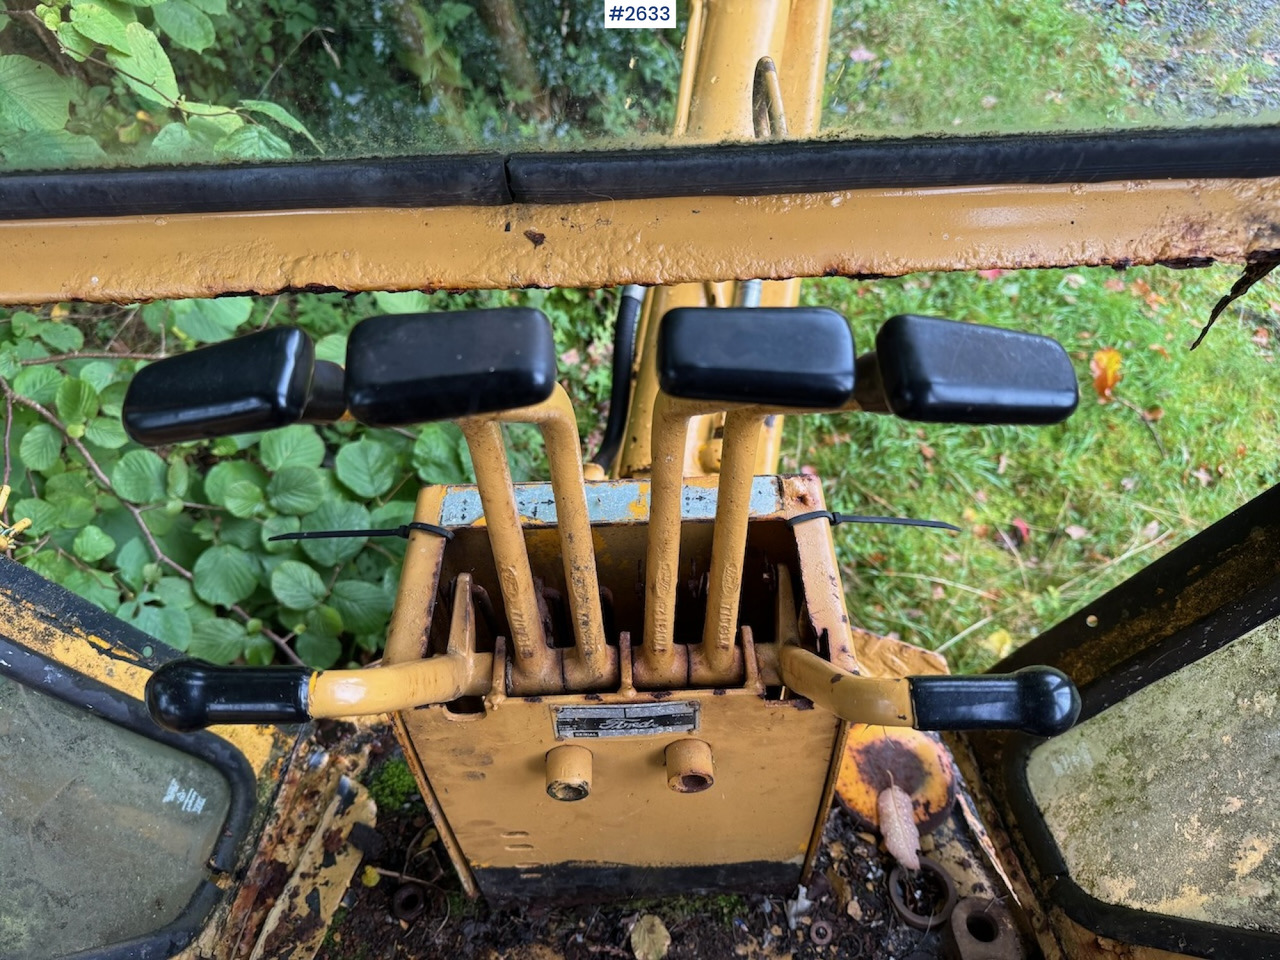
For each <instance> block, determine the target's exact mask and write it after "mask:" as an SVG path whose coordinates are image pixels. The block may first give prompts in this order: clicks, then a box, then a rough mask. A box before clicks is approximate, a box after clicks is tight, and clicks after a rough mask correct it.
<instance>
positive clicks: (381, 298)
mask: <svg viewBox="0 0 1280 960" xmlns="http://www.w3.org/2000/svg"><path fill="white" fill-rule="evenodd" d="M373 302H374V303H376V304H377V305H378V309H379V310H381V311H382V312H383V313H427V312H429V311H430V310H431V297H429V296H428V295H427V294H425V293H421V292H419V291H417V290H408V291H406V292H404V293H375V294H374V295H373Z"/></svg>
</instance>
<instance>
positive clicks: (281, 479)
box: [267, 467, 324, 517]
mask: <svg viewBox="0 0 1280 960" xmlns="http://www.w3.org/2000/svg"><path fill="white" fill-rule="evenodd" d="M267 500H268V502H270V504H271V506H273V507H275V508H276V509H277V510H279V511H280V512H281V513H289V514H293V515H294V516H299V517H300V516H303V515H304V514H308V513H310V512H311V511H312V510H314V509H315V508H316V507H318V506H320V504H321V502H322V501H323V500H324V484H323V482H322V481H321V479H320V471H319V470H317V469H316V468H315V467H284V468H283V469H281V470H280V471H279V472H278V473H277V474H276V475H275V476H274V477H272V478H271V482H270V483H268V484H267Z"/></svg>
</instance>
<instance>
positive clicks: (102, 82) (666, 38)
mask: <svg viewBox="0 0 1280 960" xmlns="http://www.w3.org/2000/svg"><path fill="white" fill-rule="evenodd" d="M761 6H762V8H763V7H764V6H765V5H761ZM780 6H782V7H785V4H780ZM762 12H763V11H762ZM689 16H690V10H689V4H688V3H686V2H681V3H679V4H677V8H676V26H675V27H674V28H668V29H653V28H648V29H631V30H612V29H606V28H605V25H604V19H603V18H604V11H603V9H602V7H601V6H600V5H599V4H591V3H568V2H565V0H527V2H521V3H515V2H513V0H470V2H460V0H443V2H440V0H421V2H410V0H372V2H362V0H338V2H335V3H330V4H312V3H308V2H306V0H263V2H262V3H247V2H244V0H230V2H228V0H161V2H158V3H154V4H147V5H131V4H116V3H111V4H102V3H93V2H91V0H56V2H53V3H49V4H41V5H38V6H36V7H35V8H34V9H28V10H21V11H18V10H15V11H13V12H11V13H8V14H3V15H0V157H2V160H0V169H8V170H18V169H60V168H68V167H107V166H138V165H154V164H160V165H180V164H193V163H237V162H245V161H283V160H290V159H304V158H306V159H311V158H319V157H328V158H353V157H373V156H398V155H411V154H456V153H471V152H477V151H490V150H499V151H515V150H522V151H526V150H533V151H540V150H548V151H549V150H572V149H577V150H581V149H592V148H601V149H603V148H607V147H618V146H656V145H660V144H662V143H664V142H666V141H667V140H668V139H669V137H670V134H671V131H672V128H673V124H674V121H675V116H676V112H677V111H676V101H677V88H678V84H679V76H680V68H681V62H682V59H683V49H682V47H683V44H684V39H685V30H686V28H687V26H688V23H689ZM1278 26H1280V8H1278V7H1274V6H1271V5H1266V4H1256V3H1250V4H1243V3H1241V4H1217V5H1210V4H1164V3H1159V4H1158V3H1143V2H1140V0H1131V2H1129V3H1126V4H1116V3H1110V2H1105V3H1104V2H1102V0H1086V2H1080V3H1065V4H1064V3H1061V2H1059V0H941V2H940V0H857V2H855V0H836V2H835V4H834V11H833V14H832V19H831V33H830V47H829V55H828V57H827V60H826V62H825V68H824V70H823V79H824V85H825V87H824V92H823V95H822V104H821V111H820V113H821V129H820V131H819V135H821V136H831V137H882V136H903V135H913V134H974V133H982V132H991V131H1003V132H1032V133H1034V132H1048V131H1062V130H1097V129H1122V128H1132V127H1147V126H1162V127H1181V126H1187V125H1196V124H1224V123H1241V122H1249V123H1271V122H1275V120H1276V119H1277V117H1278V116H1280V114H1277V110H1276V107H1277V103H1278V102H1280V93H1278V92H1277V91H1280V72H1278V71H1280V67H1278V66H1277V63H1278V61H1277V57H1278V56H1280V43H1278V42H1277V41H1276V39H1275V38H1276V37H1277V36H1280V31H1278V30H1277V27H1278ZM781 35H782V33H777V32H776V33H775V36H781ZM744 36H745V33H744ZM744 56H749V54H746V53H744ZM782 69H783V70H785V69H786V66H785V64H783V65H782ZM783 106H784V108H785V107H786V104H784V105H783Z"/></svg>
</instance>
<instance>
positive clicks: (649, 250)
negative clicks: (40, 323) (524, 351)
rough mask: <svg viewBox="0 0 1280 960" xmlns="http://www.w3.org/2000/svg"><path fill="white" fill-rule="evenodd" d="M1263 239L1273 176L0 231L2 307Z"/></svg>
mask: <svg viewBox="0 0 1280 960" xmlns="http://www.w3.org/2000/svg"><path fill="white" fill-rule="evenodd" d="M526 232H532V233H536V234H540V235H541V236H542V237H544V238H545V239H543V240H542V242H540V243H538V244H537V245H534V244H533V243H532V242H531V241H530V240H529V239H527V238H526V236H525V233H526ZM1277 248H1280V182H1278V181H1277V180H1276V179H1274V178H1271V179H1258V180H1168V181H1130V182H1119V183H1106V184H1054V185H1047V186H992V187H969V188H931V189H914V190H849V191H840V192H835V193H825V194H789V195H784V196H773V197H751V198H741V197H700V198H696V199H692V200H690V199H669V200H632V201H599V202H595V203H582V204H567V205H555V206H532V205H517V206H512V207H484V208H479V207H454V208H433V209H407V210H389V209H372V210H318V211H307V212H296V213H252V214H216V215H203V216H202V215H185V216H170V217H120V218H109V219H103V220H61V221H60V220H38V221H25V222H11V223H4V224H0V301H2V302H4V303H12V304H34V303H45V302H57V301H62V300H71V299H81V300H90V301H114V302H124V303H129V302H135V301H138V300H150V299H158V298H164V297H207V296H215V295H217V294H221V293H247V292H252V293H275V292H279V291H281V290H286V289H300V288H308V287H323V288H326V289H342V290H411V289H428V288H450V289H489V288H499V289H510V288H514V287H524V286H608V285H613V284H623V283H641V284H649V285H652V284H673V283H684V282H691V281H701V280H702V279H704V278H706V277H719V278H748V277H761V278H766V279H785V278H788V277H806V276H824V275H846V276H866V275H883V276H897V275H901V274H905V273H911V272H914V271H919V270H974V269H985V268H991V267H1006V268H1019V267H1043V266H1068V265H1071V266H1075V265H1081V266H1083V265H1090V264H1117V263H1123V264H1133V263H1155V262H1161V261H1179V260H1186V259H1188V258H1210V259H1217V260H1229V261H1243V260H1244V259H1246V258H1247V257H1248V256H1249V255H1251V254H1258V253H1261V252H1264V251H1271V250H1275V249H1277ZM642 459H643V458H639V457H630V458H628V460H627V462H629V463H630V462H633V461H639V460H642Z"/></svg>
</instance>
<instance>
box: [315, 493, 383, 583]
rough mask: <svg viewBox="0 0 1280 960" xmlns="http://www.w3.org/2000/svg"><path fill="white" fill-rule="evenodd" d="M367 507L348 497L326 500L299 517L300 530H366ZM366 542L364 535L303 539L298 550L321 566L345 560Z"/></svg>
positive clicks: (358, 550) (334, 565)
mask: <svg viewBox="0 0 1280 960" xmlns="http://www.w3.org/2000/svg"><path fill="white" fill-rule="evenodd" d="M368 527H369V511H368V510H366V509H365V508H364V507H362V506H361V505H360V504H358V503H352V502H351V501H349V500H326V501H325V502H324V503H322V504H320V507H319V509H317V510H316V511H315V512H314V513H309V514H307V515H306V516H305V517H303V518H302V529H303V530H367V529H368ZM368 542H369V538H368V537H334V538H332V539H325V540H303V541H302V552H303V553H305V554H306V555H307V556H308V557H310V558H311V559H312V560H314V561H315V562H316V563H318V564H320V566H322V567H336V566H338V565H339V564H343V563H346V562H347V561H348V560H350V559H351V558H352V557H354V556H355V555H356V554H357V553H359V552H360V550H361V548H363V547H364V545H365V544H366V543H368Z"/></svg>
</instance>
